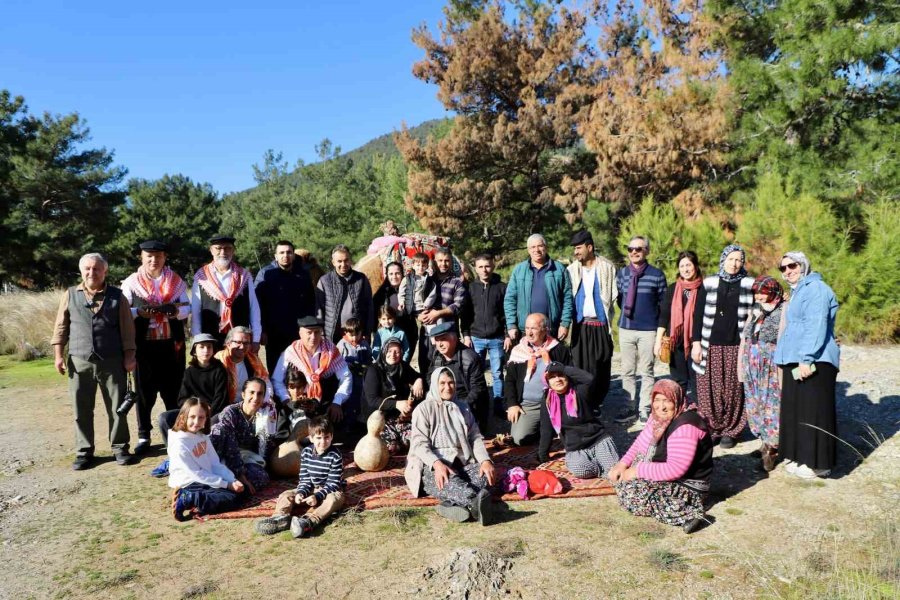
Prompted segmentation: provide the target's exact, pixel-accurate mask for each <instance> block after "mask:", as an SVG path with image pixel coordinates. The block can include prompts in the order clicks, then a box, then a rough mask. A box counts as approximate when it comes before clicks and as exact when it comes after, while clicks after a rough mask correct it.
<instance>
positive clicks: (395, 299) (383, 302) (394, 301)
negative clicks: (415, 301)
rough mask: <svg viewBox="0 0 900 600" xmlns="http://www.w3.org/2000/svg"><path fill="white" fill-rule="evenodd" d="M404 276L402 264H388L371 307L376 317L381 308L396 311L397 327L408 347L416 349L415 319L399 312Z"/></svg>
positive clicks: (416, 326)
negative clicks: (389, 308) (404, 337)
mask: <svg viewBox="0 0 900 600" xmlns="http://www.w3.org/2000/svg"><path fill="white" fill-rule="evenodd" d="M404 274H405V270H404V269H403V265H402V264H400V263H399V262H397V261H393V262H389V263H388V264H387V266H386V267H385V268H384V282H382V284H381V286H380V287H379V288H378V289H377V290H376V291H375V295H374V296H373V297H372V306H374V307H375V314H376V315H377V314H378V311H379V310H380V309H381V307H382V306H390V307H391V308H393V309H394V310H396V311H397V320H396V325H397V327H399V328H400V329H402V330H403V333H404V334H405V335H406V341H407V343H408V344H409V347H410V348H417V347H418V346H416V344H417V343H418V342H419V326H418V325H417V324H416V319H415V317H413V316H412V315H410V314H405V313H401V312H400V296H399V294H400V283H401V282H402V281H403V276H404Z"/></svg>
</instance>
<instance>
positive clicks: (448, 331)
mask: <svg viewBox="0 0 900 600" xmlns="http://www.w3.org/2000/svg"><path fill="white" fill-rule="evenodd" d="M456 327H457V325H456V322H455V321H453V322H446V323H440V324H438V325H435V326H434V327H432V328H431V331H430V332H428V336H429V337H430V338H431V341H432V343H433V344H434V353H433V354H432V356H431V366H430V367H429V370H428V377H425V381H431V374H432V373H434V372H435V371H436V370H438V369H442V368H445V367H446V368H448V369H450V370H451V371H453V375H454V376H455V377H456V395H457V397H458V398H459V399H460V400H465V401H466V402H468V403H469V406H470V407H471V408H472V414H474V415H475V419H477V420H478V427H479V429H481V431H482V433H487V432H488V430H489V416H490V414H489V410H488V408H489V406H490V397H489V395H488V387H487V381H486V380H485V378H484V364H483V363H482V362H481V357H479V356H478V353H477V352H475V351H474V350H472V349H471V348H467V347H466V346H464V345H463V344H461V343H460V342H459V334H458V333H457V329H456Z"/></svg>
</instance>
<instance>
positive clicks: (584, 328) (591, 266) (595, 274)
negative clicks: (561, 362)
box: [568, 230, 619, 407]
mask: <svg viewBox="0 0 900 600" xmlns="http://www.w3.org/2000/svg"><path fill="white" fill-rule="evenodd" d="M572 247H573V253H574V255H575V260H574V261H572V264H570V265H569V267H568V271H569V278H570V279H571V280H572V295H573V296H574V301H575V303H574V308H575V310H574V314H573V319H572V339H571V342H572V359H573V361H574V363H575V366H576V367H577V368H579V369H581V370H583V371H587V372H588V373H590V374H591V375H593V376H594V387H593V393H594V397H593V398H591V404H592V405H593V406H595V407H596V406H599V405H600V404H602V403H603V400H604V398H606V394H607V392H609V379H610V366H611V364H612V355H613V343H612V337H611V336H610V333H609V332H610V323H611V320H612V318H613V315H614V314H615V301H616V298H617V297H618V296H619V290H618V288H617V287H616V267H615V265H613V263H612V262H611V261H609V260H608V259H606V258H604V257H602V256H598V255H597V254H596V253H595V252H594V238H593V236H591V233H590V232H589V231H587V230H582V231H579V232H577V233H575V235H573V236H572Z"/></svg>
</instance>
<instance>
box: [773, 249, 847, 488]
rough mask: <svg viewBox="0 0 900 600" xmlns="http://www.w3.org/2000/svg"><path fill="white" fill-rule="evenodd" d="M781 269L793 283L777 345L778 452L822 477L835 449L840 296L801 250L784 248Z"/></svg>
mask: <svg viewBox="0 0 900 600" xmlns="http://www.w3.org/2000/svg"><path fill="white" fill-rule="evenodd" d="M779 269H780V271H781V273H782V277H784V280H785V281H786V282H787V283H788V285H789V286H791V298H790V301H789V303H788V306H787V309H786V311H787V312H786V313H785V327H784V333H783V334H782V336H781V339H779V340H778V346H777V347H776V348H775V362H776V363H777V364H778V366H779V367H780V368H781V431H780V434H779V437H780V439H779V446H778V453H779V456H780V457H781V458H782V460H784V461H785V469H786V470H787V472H788V473H791V474H792V475H796V476H797V477H801V478H804V479H814V478H816V477H826V476H828V474H829V473H830V472H831V468H832V467H833V466H834V463H835V455H836V450H837V448H836V445H835V440H836V437H835V433H836V431H837V414H836V410H835V395H834V392H835V382H836V380H837V372H838V368H839V366H840V357H841V351H840V348H839V347H838V345H837V340H836V339H835V337H834V320H835V317H836V316H837V310H838V302H837V298H835V295H834V292H833V291H832V290H831V288H830V287H828V285H827V284H826V283H825V282H824V281H822V275H821V274H819V273H813V272H811V271H810V265H809V259H808V258H806V255H805V254H803V253H802V252H788V253H786V254H785V255H784V256H782V257H781V265H780V266H779Z"/></svg>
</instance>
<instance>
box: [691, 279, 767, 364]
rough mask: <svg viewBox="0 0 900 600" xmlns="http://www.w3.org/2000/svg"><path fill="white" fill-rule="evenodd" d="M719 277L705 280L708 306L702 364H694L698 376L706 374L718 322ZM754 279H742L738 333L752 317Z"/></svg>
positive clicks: (705, 310) (704, 310)
mask: <svg viewBox="0 0 900 600" xmlns="http://www.w3.org/2000/svg"><path fill="white" fill-rule="evenodd" d="M719 281H720V279H719V276H718V275H712V276H710V277H707V278H706V279H704V280H703V288H704V289H705V290H706V305H704V307H703V330H702V332H701V334H700V347H701V348H702V349H703V355H702V357H701V359H700V364H697V363H694V364H693V368H694V371H695V372H696V373H697V374H698V375H703V374H705V373H706V357H707V355H708V353H709V336H710V335H711V334H712V328H713V323H714V322H715V320H716V300H717V299H718V295H719ZM752 288H753V278H752V277H743V278H742V279H741V296H740V299H739V301H738V311H737V318H738V331H743V330H744V325H745V324H746V323H747V317H748V316H749V315H750V308H751V307H752V306H753V291H752Z"/></svg>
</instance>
